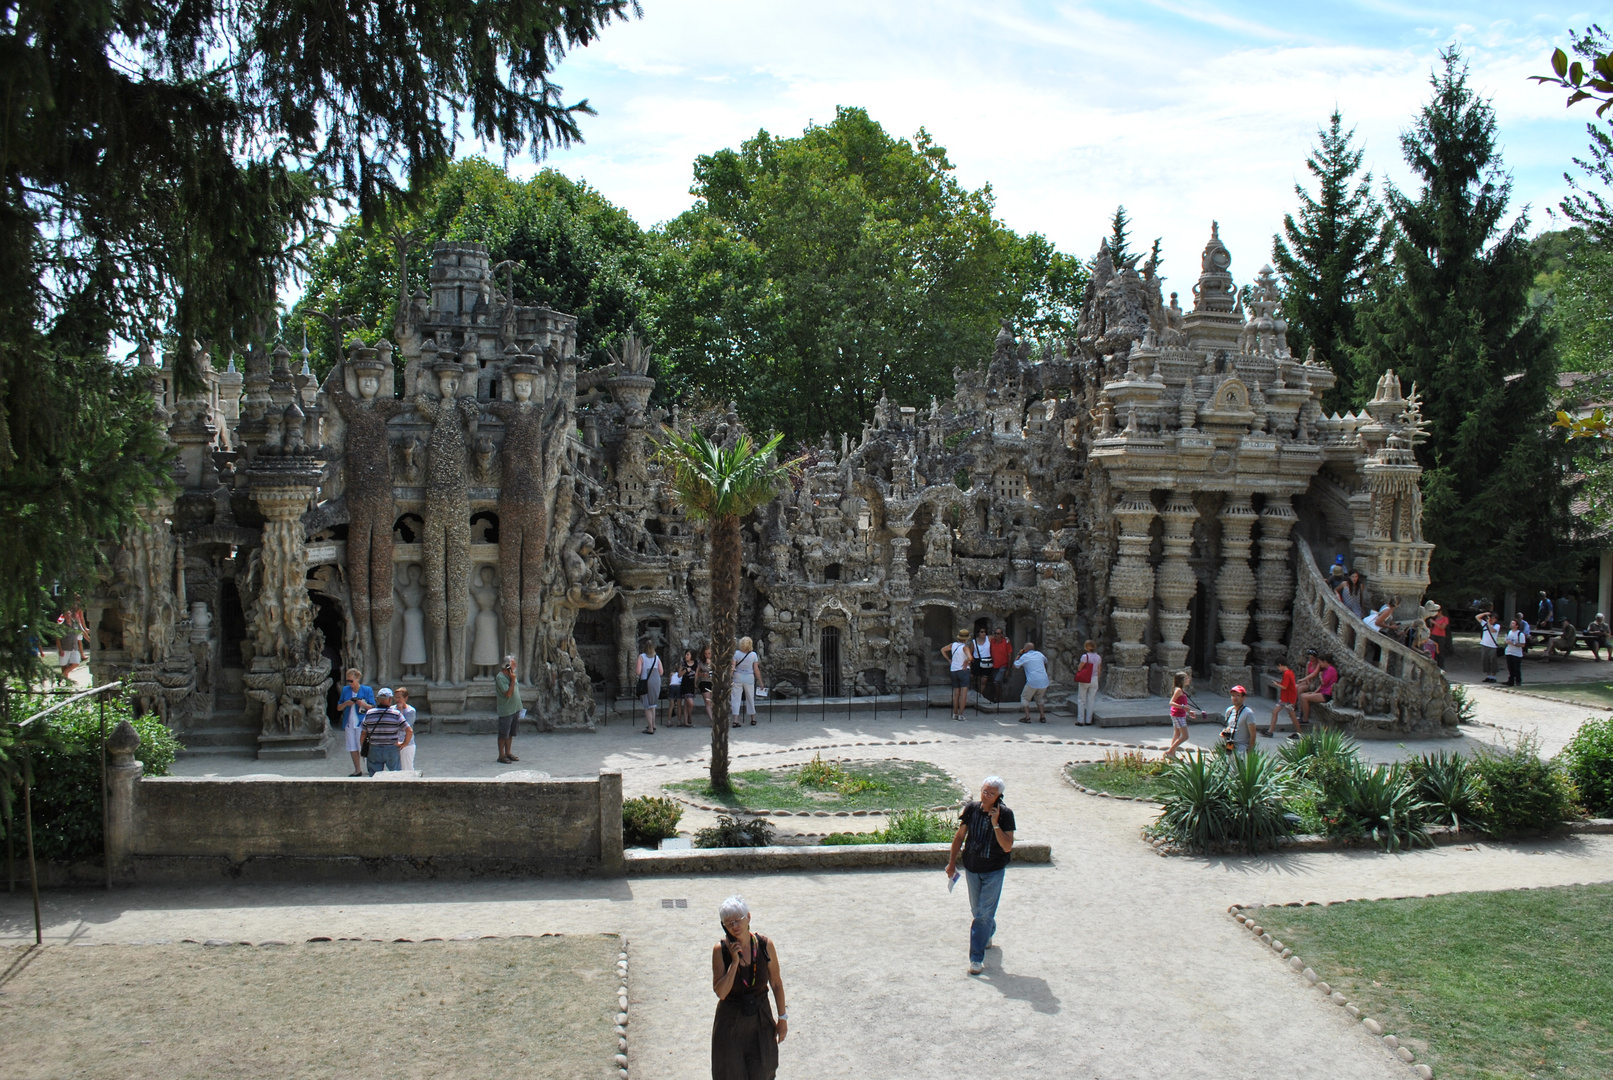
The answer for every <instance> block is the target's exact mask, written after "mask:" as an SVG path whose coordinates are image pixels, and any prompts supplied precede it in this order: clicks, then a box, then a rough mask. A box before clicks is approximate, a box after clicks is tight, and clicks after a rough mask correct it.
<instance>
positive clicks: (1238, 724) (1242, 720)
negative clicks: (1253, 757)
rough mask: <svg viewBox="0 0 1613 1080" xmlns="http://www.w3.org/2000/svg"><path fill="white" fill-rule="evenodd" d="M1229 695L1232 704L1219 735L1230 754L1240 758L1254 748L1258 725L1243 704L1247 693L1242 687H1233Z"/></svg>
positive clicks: (1250, 711) (1252, 711)
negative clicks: (1229, 749) (1224, 741)
mask: <svg viewBox="0 0 1613 1080" xmlns="http://www.w3.org/2000/svg"><path fill="white" fill-rule="evenodd" d="M1229 693H1230V694H1231V696H1232V704H1231V705H1230V706H1229V707H1228V708H1227V716H1226V719H1227V723H1226V726H1225V727H1224V728H1222V729H1221V735H1222V737H1223V738H1224V739H1225V740H1226V743H1227V745H1228V746H1229V747H1230V748H1231V750H1232V752H1233V753H1234V754H1237V755H1238V756H1239V757H1242V756H1243V755H1244V754H1247V753H1248V752H1249V751H1251V750H1253V749H1254V748H1255V739H1257V738H1258V737H1259V735H1260V732H1259V727H1260V725H1259V724H1258V723H1257V722H1256V721H1255V711H1254V710H1253V709H1251V708H1250V707H1249V706H1247V705H1245V704H1244V703H1243V699H1244V698H1245V697H1247V696H1248V695H1249V691H1248V690H1247V689H1245V688H1244V687H1243V686H1234V687H1233V688H1232V689H1231V690H1230V691H1229Z"/></svg>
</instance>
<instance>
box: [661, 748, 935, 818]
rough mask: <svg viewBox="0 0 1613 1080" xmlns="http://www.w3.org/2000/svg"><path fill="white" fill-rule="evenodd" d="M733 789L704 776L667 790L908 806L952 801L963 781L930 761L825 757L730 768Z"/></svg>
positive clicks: (723, 799)
mask: <svg viewBox="0 0 1613 1080" xmlns="http://www.w3.org/2000/svg"><path fill="white" fill-rule="evenodd" d="M729 780H730V782H731V783H732V784H733V790H731V791H724V792H717V791H713V790H712V788H711V782H710V781H709V780H707V779H706V778H704V777H701V778H698V779H694V780H681V781H678V782H677V783H673V784H668V785H666V788H667V790H669V791H676V792H679V793H681V794H684V795H692V796H694V797H696V798H699V799H703V800H709V801H710V802H712V803H713V804H716V805H720V806H723V807H726V808H729V809H733V810H741V811H747V812H754V811H758V810H908V809H922V808H926V807H931V806H950V805H952V804H953V803H955V802H957V801H958V800H959V799H961V798H963V794H964V793H963V786H962V785H960V784H959V783H958V782H957V781H956V780H954V779H953V778H952V777H951V776H948V775H947V773H946V772H945V771H944V770H943V769H942V768H941V767H940V766H938V765H932V764H931V763H929V762H928V761H848V762H838V761H824V760H822V758H821V757H814V758H813V759H812V760H811V761H809V762H807V763H806V764H805V765H787V766H785V767H783V768H779V769H752V770H750V771H748V772H739V773H731V774H729Z"/></svg>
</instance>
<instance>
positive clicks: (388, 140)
mask: <svg viewBox="0 0 1613 1080" xmlns="http://www.w3.org/2000/svg"><path fill="white" fill-rule="evenodd" d="M3 10H4V17H3V18H0V98H3V100H4V101H5V103H6V107H5V109H4V110H3V111H0V500H3V501H0V519H3V520H4V522H5V525H4V528H5V530H6V533H5V535H4V536H3V538H0V543H4V546H5V549H6V553H5V555H4V559H5V563H4V564H3V565H0V575H3V582H0V608H3V610H0V619H3V620H4V623H5V625H4V627H3V628H0V634H3V635H4V638H5V640H4V641H0V666H9V668H10V670H11V671H12V672H17V671H20V670H21V668H19V666H18V664H19V658H24V659H25V658H26V643H27V640H28V638H29V636H30V634H32V633H37V632H38V629H37V628H39V627H40V626H41V625H42V624H43V622H44V620H45V617H46V616H47V615H48V614H49V610H50V609H49V606H48V605H47V604H46V599H47V598H48V596H49V592H50V590H51V588H52V586H53V585H60V586H61V587H62V588H63V589H64V590H65V591H67V592H69V593H73V592H79V591H82V590H84V589H85V588H86V586H87V585H88V583H89V577H90V573H91V571H92V570H93V568H94V558H93V552H94V546H95V543H96V542H97V541H99V540H111V539H114V538H115V537H116V536H117V534H118V532H119V531H120V530H121V529H122V528H124V527H127V526H129V525H130V524H132V522H133V520H134V519H133V514H134V510H135V508H136V507H137V506H138V505H140V504H141V503H143V502H145V501H147V500H148V499H149V498H150V496H151V495H152V493H153V492H154V491H155V489H156V487H157V485H158V483H159V477H160V476H161V475H162V474H163V472H164V470H163V469H162V468H161V467H160V465H159V462H158V460H157V459H158V457H159V456H160V454H159V451H158V448H157V446H156V444H155V441H154V440H155V439H156V431H155V428H154V427H153V426H152V424H151V422H150V420H149V419H148V412H149V404H148V403H147V402H145V401H143V400H141V394H140V390H141V388H140V387H139V386H137V385H135V383H134V382H133V381H132V380H133V379H134V376H132V375H130V374H128V372H127V371H125V370H123V369H122V368H121V367H120V366H118V365H116V364H114V363H112V362H110V361H109V360H108V359H107V357H106V350H107V349H108V347H109V345H110V343H111V342H112V341H113V340H114V339H115V338H118V337H121V338H122V339H124V340H128V341H139V342H146V343H151V342H154V341H156V340H157V339H159V338H161V339H164V340H167V341H168V342H170V343H172V344H174V345H176V346H178V347H180V348H188V347H189V345H190V343H191V342H192V341H193V340H211V341H212V342H214V343H215V348H214V350H213V352H214V354H215V355H221V354H222V353H223V352H225V351H227V349H226V348H225V346H227V345H228V344H229V343H232V342H236V343H239V342H242V341H244V340H246V339H247V338H249V337H251V336H252V335H254V334H255V333H258V332H260V331H261V328H262V327H264V326H265V325H266V322H267V320H268V319H269V317H270V316H271V315H272V314H273V312H274V310H275V305H276V296H277V291H278V288H279V286H280V284H281V283H282V281H283V280H284V278H285V276H286V274H287V273H288V272H289V271H290V270H291V269H292V268H293V267H294V266H296V265H297V263H298V260H299V259H300V258H301V256H302V255H303V253H304V251H305V250H306V247H307V245H308V243H309V242H310V240H311V239H312V238H314V237H316V236H318V235H319V234H320V233H322V232H323V230H324V227H325V226H324V219H325V218H326V217H327V216H328V214H329V212H330V211H331V210H332V209H334V208H336V207H339V206H345V207H348V208H354V209H357V210H358V212H359V213H360V214H361V216H362V217H363V218H364V219H365V220H367V221H375V220H379V219H380V218H382V217H383V216H384V215H385V214H386V212H387V211H388V209H389V208H390V207H392V206H394V205H397V204H399V203H402V202H406V201H408V199H409V197H410V195H411V194H413V193H417V192H419V191H420V190H422V189H423V188H424V186H425V185H426V183H427V182H428V181H429V180H431V179H432V178H434V177H436V176H437V175H438V174H440V173H441V172H442V170H443V169H444V167H445V166H446V164H447V162H448V161H449V160H450V159H451V158H452V155H453V151H454V146H455V141H456V138H457V134H458V131H459V128H460V125H465V126H466V127H468V129H469V131H470V132H471V133H472V134H473V135H475V136H477V137H478V138H480V139H482V140H484V141H487V142H495V143H498V144H500V145H502V146H504V147H505V148H507V149H509V150H516V149H520V148H523V147H528V146H530V147H531V148H533V149H534V150H535V151H538V152H541V151H542V150H544V149H546V148H548V147H551V146H557V145H565V144H567V143H569V142H571V141H573V140H575V139H577V138H579V137H580V133H579V129H578V126H577V125H578V118H579V117H580V116H581V115H583V114H586V113H588V112H589V111H590V110H589V108H588V104H587V102H586V101H579V102H575V103H573V104H566V103H565V102H563V101H562V100H561V97H560V93H561V91H560V87H558V86H556V85H555V84H554V83H553V82H551V81H550V79H549V75H550V74H551V73H552V71H553V70H554V66H555V64H556V63H558V61H559V60H560V58H561V57H562V56H563V55H564V54H565V52H566V51H567V50H568V49H571V48H578V47H581V46H584V45H586V44H588V43H589V42H590V41H592V40H593V39H594V38H595V37H596V36H597V35H598V34H599V33H600V32H601V30H602V29H603V28H604V27H605V26H606V25H608V24H609V23H610V22H612V21H613V20H616V19H618V18H626V17H629V14H630V12H633V11H636V10H637V7H636V4H635V3H634V2H633V0H577V2H561V3H557V2H549V0H497V2H494V0H454V2H452V3H449V2H446V0H424V2H422V3H415V4H409V5H395V4H365V3H346V4H342V3H337V4H331V3H321V2H316V0H183V2H182V0H139V2H136V0H100V2H96V3H61V2H59V0H7V2H6V3H5V5H4V8H3ZM176 372H177V375H178V377H179V378H180V380H181V384H182V385H181V389H182V390H194V389H199V387H196V386H193V385H185V384H186V383H187V381H188V382H194V376H193V375H192V374H191V373H190V369H189V366H188V365H178V366H177V368H176ZM30 628H33V629H30ZM23 666H26V665H25V664H24V665H23Z"/></svg>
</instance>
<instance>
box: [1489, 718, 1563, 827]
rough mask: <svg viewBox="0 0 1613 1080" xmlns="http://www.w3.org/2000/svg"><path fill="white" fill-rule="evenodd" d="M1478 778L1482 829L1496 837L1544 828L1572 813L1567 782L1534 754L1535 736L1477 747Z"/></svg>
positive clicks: (1536, 751) (1554, 767) (1559, 771)
mask: <svg viewBox="0 0 1613 1080" xmlns="http://www.w3.org/2000/svg"><path fill="white" fill-rule="evenodd" d="M1473 765H1474V768H1476V769H1477V770H1478V774H1479V776H1480V778H1481V779H1482V780H1483V782H1484V790H1483V795H1482V798H1483V816H1484V828H1485V831H1486V832H1489V833H1491V834H1493V835H1496V836H1507V835H1510V834H1512V833H1526V832H1546V831H1548V830H1551V829H1555V828H1557V827H1558V826H1559V825H1561V824H1562V823H1563V822H1564V821H1566V820H1568V819H1569V818H1570V817H1572V816H1573V814H1574V791H1573V785H1572V783H1571V782H1570V780H1569V779H1568V777H1567V775H1565V773H1564V772H1563V770H1562V769H1561V768H1559V767H1558V766H1557V765H1556V764H1554V763H1552V762H1548V761H1542V760H1541V758H1540V740H1539V738H1538V737H1537V736H1534V735H1526V736H1524V737H1523V738H1521V739H1519V740H1518V743H1517V745H1516V746H1512V747H1505V748H1503V749H1500V750H1484V751H1481V752H1480V753H1479V755H1478V757H1476V758H1475V759H1474V761H1473Z"/></svg>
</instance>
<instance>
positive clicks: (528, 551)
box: [487, 356, 562, 678]
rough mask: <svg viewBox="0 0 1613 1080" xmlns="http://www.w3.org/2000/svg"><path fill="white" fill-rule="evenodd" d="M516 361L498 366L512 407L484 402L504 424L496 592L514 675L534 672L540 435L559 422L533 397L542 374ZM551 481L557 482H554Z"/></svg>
mask: <svg viewBox="0 0 1613 1080" xmlns="http://www.w3.org/2000/svg"><path fill="white" fill-rule="evenodd" d="M534 359H535V358H530V357H525V356H522V357H519V358H518V359H517V360H515V361H514V362H511V363H506V364H505V365H504V374H505V377H506V378H508V379H509V381H510V394H511V396H512V397H513V398H514V399H515V400H513V401H494V402H489V403H488V406H487V411H488V412H490V413H492V414H493V415H494V416H496V417H498V419H499V420H501V421H503V422H504V446H503V448H502V449H501V450H500V452H499V460H500V464H501V466H502V472H503V484H502V486H501V487H500V488H499V501H498V513H499V533H498V562H499V588H500V592H501V598H502V600H503V604H504V634H505V640H506V641H508V642H509V647H510V652H511V653H513V654H514V655H515V656H516V657H517V658H518V660H519V664H518V665H517V670H518V671H521V672H524V673H526V674H527V677H528V678H532V677H533V676H534V675H535V674H536V672H535V670H534V669H535V667H536V663H537V661H536V656H535V649H536V646H537V640H538V622H539V619H540V617H541V616H542V613H543V584H544V552H545V550H546V549H547V546H548V541H549V507H548V502H547V500H548V499H549V498H550V497H552V496H551V495H550V494H549V490H550V485H551V482H552V481H551V478H550V476H549V473H550V469H549V467H548V465H549V463H548V462H547V461H546V460H545V458H546V454H545V450H546V446H545V434H546V431H547V430H548V429H550V428H552V427H553V426H554V425H556V424H557V423H558V422H559V419H560V416H561V413H562V408H561V403H560V401H559V399H558V397H557V398H556V400H555V402H554V404H553V405H549V406H546V405H545V404H544V402H543V401H542V399H541V398H540V396H539V390H540V380H542V379H543V368H541V367H539V366H538V365H537V364H536V363H533V362H532V361H533V360H534ZM554 479H556V480H557V479H558V477H555V478H554Z"/></svg>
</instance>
